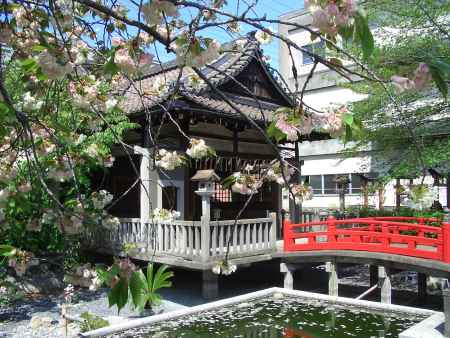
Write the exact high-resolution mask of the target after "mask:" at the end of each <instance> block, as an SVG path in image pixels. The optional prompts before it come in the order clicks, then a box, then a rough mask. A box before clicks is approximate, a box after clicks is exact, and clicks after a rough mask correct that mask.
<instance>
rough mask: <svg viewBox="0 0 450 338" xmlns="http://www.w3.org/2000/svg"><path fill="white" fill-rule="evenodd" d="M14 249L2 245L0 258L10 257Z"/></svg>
mask: <svg viewBox="0 0 450 338" xmlns="http://www.w3.org/2000/svg"><path fill="white" fill-rule="evenodd" d="M15 251H16V248H15V247H13V246H12V245H7V244H2V245H0V256H5V257H10V256H13V255H14V252H15Z"/></svg>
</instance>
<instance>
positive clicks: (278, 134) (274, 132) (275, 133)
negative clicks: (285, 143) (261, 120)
mask: <svg viewBox="0 0 450 338" xmlns="http://www.w3.org/2000/svg"><path fill="white" fill-rule="evenodd" d="M275 124H276V122H275V121H273V122H272V123H271V124H270V125H269V127H268V128H267V135H269V137H271V138H274V139H275V140H276V141H277V142H280V141H281V140H283V139H285V138H286V134H285V133H283V132H282V131H281V130H280V129H278V128H277V127H276V125H275Z"/></svg>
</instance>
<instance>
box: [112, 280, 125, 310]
mask: <svg viewBox="0 0 450 338" xmlns="http://www.w3.org/2000/svg"><path fill="white" fill-rule="evenodd" d="M108 301H109V307H111V306H114V305H116V306H117V313H118V314H120V310H122V309H123V307H124V306H125V305H126V304H127V302H128V279H127V278H125V277H122V278H120V280H119V281H118V282H117V284H116V285H114V287H113V288H112V290H111V292H110V293H109V294H108Z"/></svg>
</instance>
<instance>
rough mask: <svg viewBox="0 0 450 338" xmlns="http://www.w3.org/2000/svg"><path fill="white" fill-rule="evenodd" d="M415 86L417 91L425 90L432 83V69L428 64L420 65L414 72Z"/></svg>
mask: <svg viewBox="0 0 450 338" xmlns="http://www.w3.org/2000/svg"><path fill="white" fill-rule="evenodd" d="M413 81H414V85H415V88H416V89H422V88H424V87H425V86H426V85H427V83H428V82H430V81H431V73H430V68H429V67H428V65H427V64H426V63H423V62H422V63H420V64H419V67H417V69H416V71H415V72H414V80H413Z"/></svg>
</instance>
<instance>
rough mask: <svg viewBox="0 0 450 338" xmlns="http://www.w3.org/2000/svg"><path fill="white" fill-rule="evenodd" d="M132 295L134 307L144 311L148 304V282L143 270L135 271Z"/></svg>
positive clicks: (131, 285)
mask: <svg viewBox="0 0 450 338" xmlns="http://www.w3.org/2000/svg"><path fill="white" fill-rule="evenodd" d="M130 293H131V298H132V300H133V305H134V307H135V308H137V309H139V311H142V310H144V307H145V303H147V293H148V288H147V280H146V278H145V275H144V273H143V272H142V270H139V271H134V272H133V273H132V275H131V278H130Z"/></svg>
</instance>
